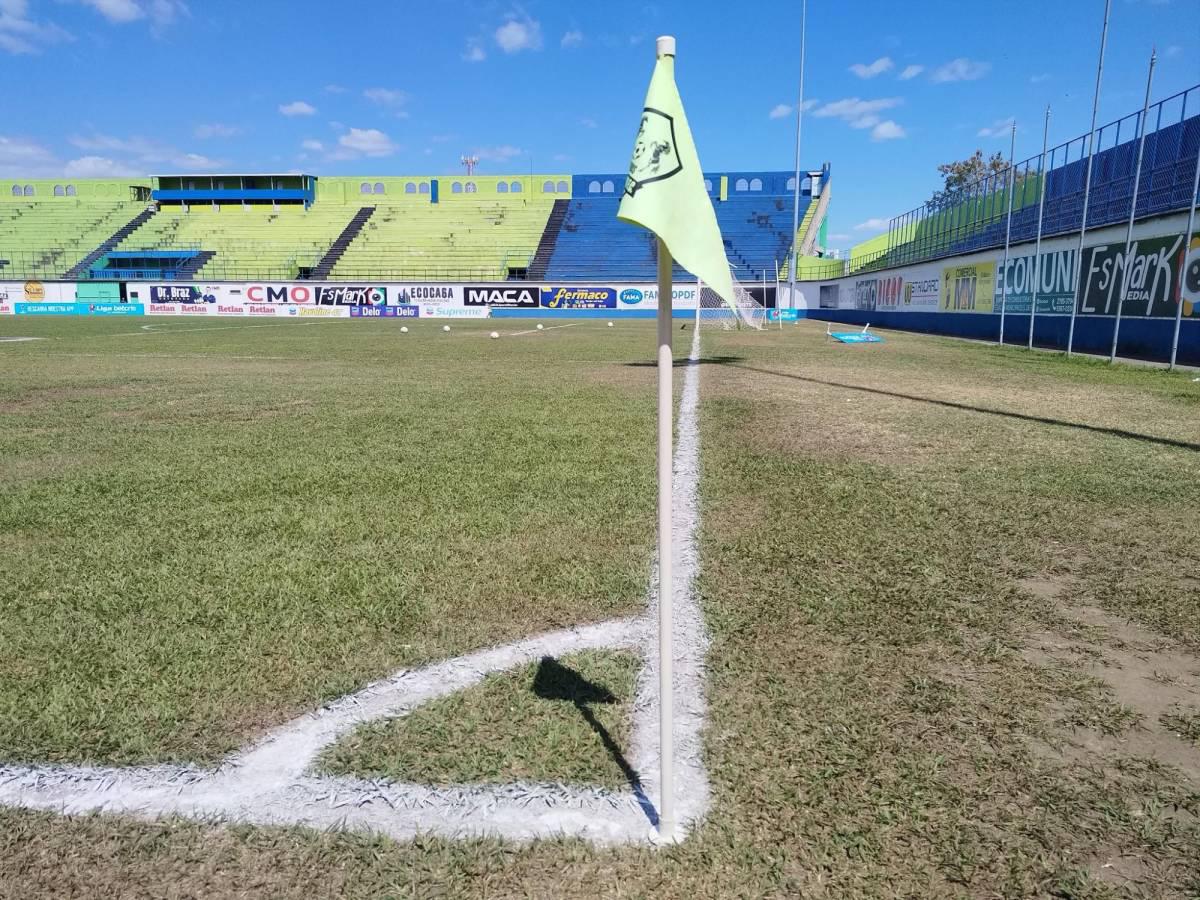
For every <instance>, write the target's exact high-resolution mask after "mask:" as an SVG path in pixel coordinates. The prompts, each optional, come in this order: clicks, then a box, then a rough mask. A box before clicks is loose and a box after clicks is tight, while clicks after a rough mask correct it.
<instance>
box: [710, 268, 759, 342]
mask: <svg viewBox="0 0 1200 900" xmlns="http://www.w3.org/2000/svg"><path fill="white" fill-rule="evenodd" d="M698 287H699V288H700V297H699V300H698V303H699V306H700V308H699V320H700V325H701V326H702V327H708V328H712V327H716V328H722V329H724V330H726V331H728V330H730V329H734V328H757V329H761V328H762V327H763V323H764V322H766V319H767V311H766V310H765V309H764V308H763V305H762V304H761V303H759V302H758V301H757V300H755V299H754V298H753V297H752V296H750V292H749V291H747V290H746V289H745V288H744V287H742V285H741V284H739V283H738V280H737V279H736V278H735V279H734V280H733V293H734V303H733V304H732V305H730V304H729V303H727V302H726V301H725V298H724V297H722V296H721V295H720V294H718V293H717V292H716V291H714V290H712V289H710V288H709V287H708V285H706V284H704V283H703V282H700V284H699V285H698Z"/></svg>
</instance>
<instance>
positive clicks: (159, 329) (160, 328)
mask: <svg viewBox="0 0 1200 900" xmlns="http://www.w3.org/2000/svg"><path fill="white" fill-rule="evenodd" d="M336 321H338V320H337V319H324V320H321V321H317V322H265V323H263V324H260V325H207V326H203V327H200V328H189V327H186V326H185V327H183V328H178V327H176V328H172V327H170V326H172V325H175V324H176V323H174V322H164V323H163V324H162V325H143V326H142V327H141V328H140V329H138V330H137V331H118V332H116V333H115V334H101V335H96V337H131V336H133V335H139V334H140V335H147V334H157V335H164V334H192V333H193V332H196V331H243V330H245V329H247V328H286V327H288V326H292V325H325V324H327V323H329V322H336ZM164 329H165V330H164Z"/></svg>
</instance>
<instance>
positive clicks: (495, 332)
mask: <svg viewBox="0 0 1200 900" xmlns="http://www.w3.org/2000/svg"><path fill="white" fill-rule="evenodd" d="M498 337H500V332H498V331H493V332H492V339H493V340H495V339H496V338H498Z"/></svg>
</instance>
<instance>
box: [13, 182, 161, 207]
mask: <svg viewBox="0 0 1200 900" xmlns="http://www.w3.org/2000/svg"><path fill="white" fill-rule="evenodd" d="M134 185H138V186H142V187H149V186H150V179H149V178H147V179H145V180H144V181H136V182H135V181H112V180H109V179H100V178H55V179H40V178H22V179H15V178H0V202H10V203H33V202H41V201H43V200H45V201H52V202H56V203H76V202H86V201H89V200H103V201H112V200H132V199H133V194H132V191H131V188H132V187H133V186H134ZM13 187H19V188H20V189H21V196H19V197H18V196H16V195H14V194H13ZM26 187H31V188H33V196H26V194H25V188H26ZM56 187H59V188H62V191H63V193H62V196H56V195H55V193H54V189H55V188H56ZM68 187H74V188H75V196H68V195H67V193H66V191H67V188H68Z"/></svg>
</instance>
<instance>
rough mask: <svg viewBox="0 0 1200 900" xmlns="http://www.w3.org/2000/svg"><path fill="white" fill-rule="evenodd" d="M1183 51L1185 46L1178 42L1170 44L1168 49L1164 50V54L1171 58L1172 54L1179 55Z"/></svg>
mask: <svg viewBox="0 0 1200 900" xmlns="http://www.w3.org/2000/svg"><path fill="white" fill-rule="evenodd" d="M1182 52H1183V48H1182V47H1180V46H1179V45H1178V44H1168V45H1167V49H1166V50H1164V51H1163V56H1164V57H1166V58H1167V59H1170V58H1171V57H1172V56H1178V55H1179V54H1180V53H1182Z"/></svg>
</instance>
